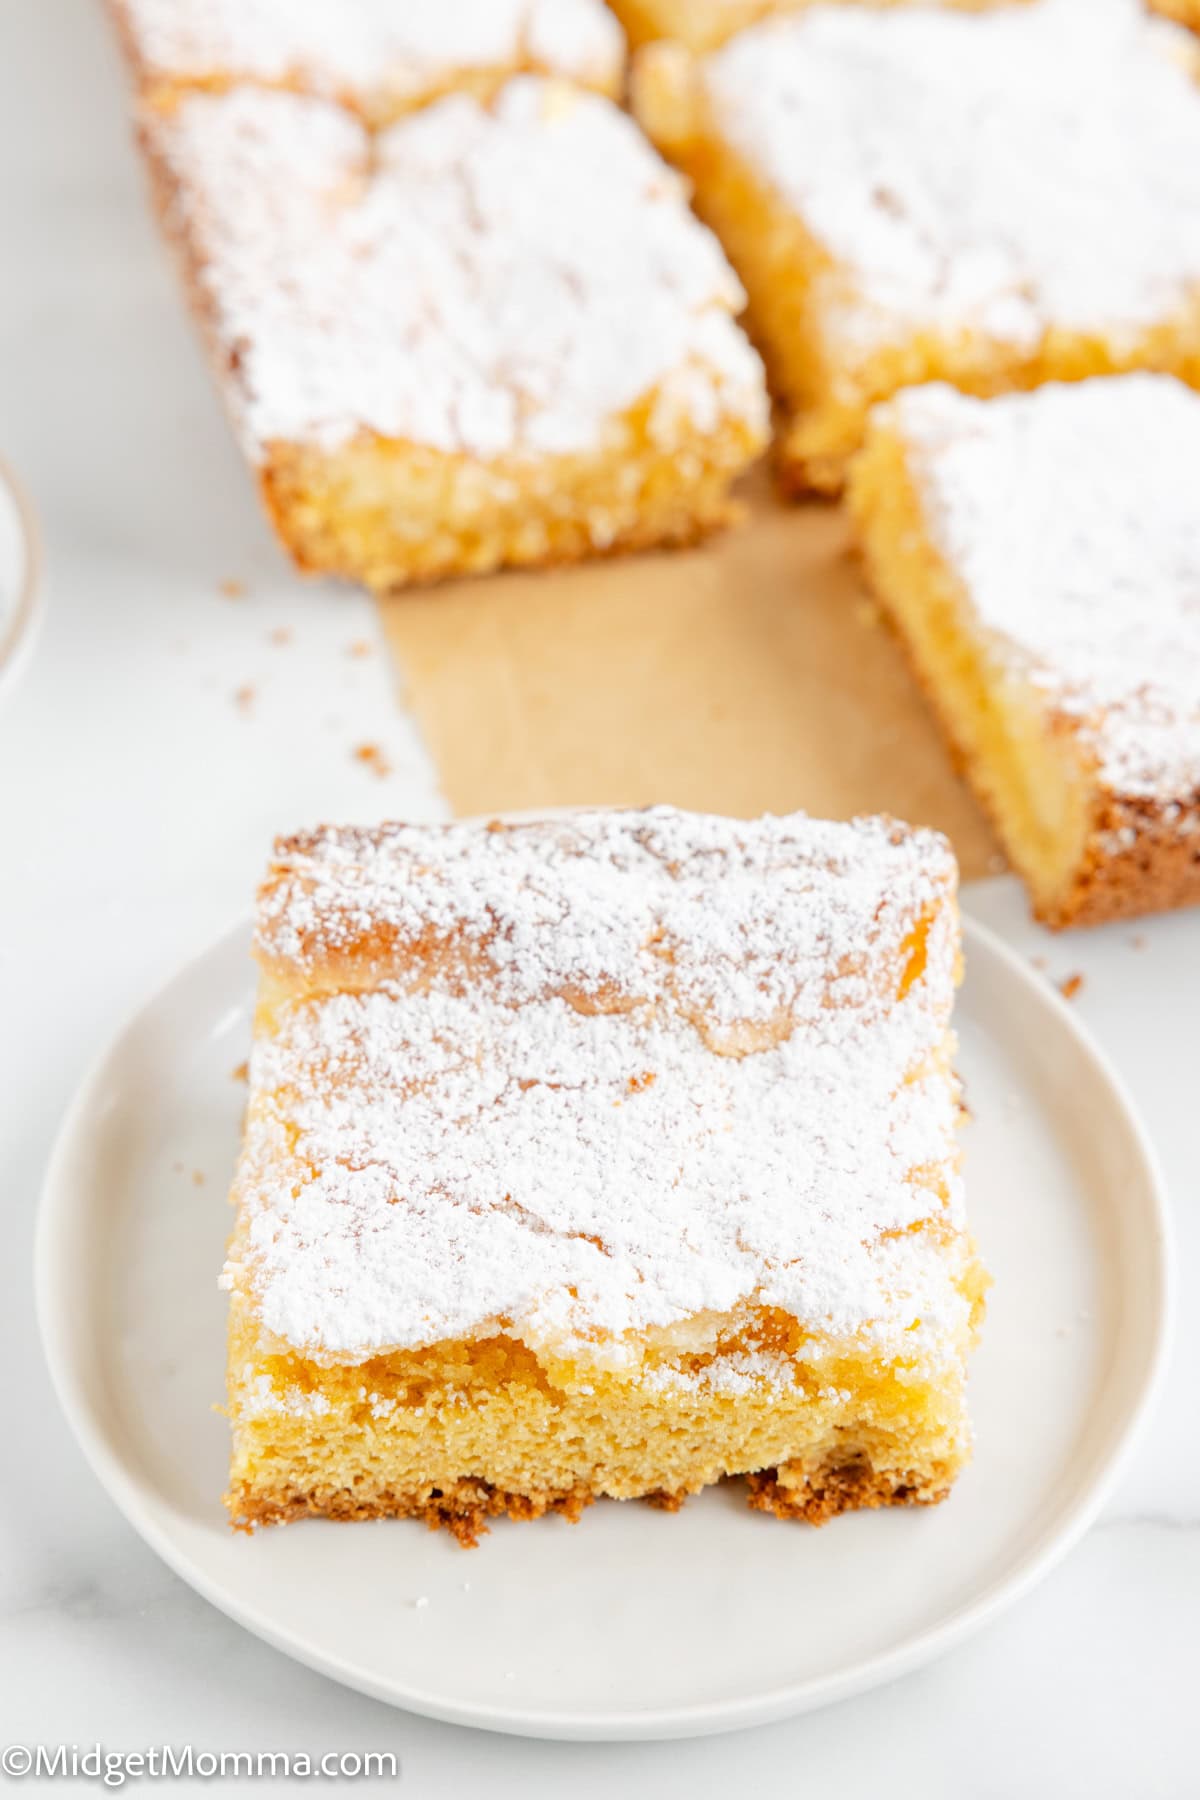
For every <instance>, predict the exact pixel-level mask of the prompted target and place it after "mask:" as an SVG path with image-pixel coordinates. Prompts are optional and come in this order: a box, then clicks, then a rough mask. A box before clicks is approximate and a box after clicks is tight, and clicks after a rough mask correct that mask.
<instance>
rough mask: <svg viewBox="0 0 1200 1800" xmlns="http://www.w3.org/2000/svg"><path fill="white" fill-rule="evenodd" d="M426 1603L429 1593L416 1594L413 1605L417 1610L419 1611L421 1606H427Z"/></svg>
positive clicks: (427, 1602) (427, 1603)
mask: <svg viewBox="0 0 1200 1800" xmlns="http://www.w3.org/2000/svg"><path fill="white" fill-rule="evenodd" d="M428 1605H429V1595H428V1594H418V1595H417V1597H416V1599H415V1600H414V1601H413V1606H414V1607H415V1608H416V1609H417V1610H418V1611H420V1609H421V1607H423V1606H428Z"/></svg>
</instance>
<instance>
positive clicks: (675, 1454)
mask: <svg viewBox="0 0 1200 1800" xmlns="http://www.w3.org/2000/svg"><path fill="white" fill-rule="evenodd" d="M257 957H258V962H259V965H260V991H259V1001H258V1008H257V1013H256V1018H255V1027H254V1048H253V1054H252V1059H251V1076H250V1097H249V1108H248V1113H247V1118H246V1126H245V1138H244V1143H243V1147H242V1153H241V1159H240V1162H239V1165H238V1171H237V1176H236V1180H235V1184H234V1190H233V1198H234V1200H235V1202H236V1205H237V1224H236V1229H235V1231H234V1235H233V1238H232V1241H231V1245H230V1249H229V1257H228V1262H227V1265H226V1269H225V1274H224V1277H223V1283H224V1285H225V1286H226V1287H227V1288H228V1289H229V1291H230V1295H231V1306H230V1336H229V1416H230V1420H231V1423H232V1428H233V1462H232V1473H231V1479H230V1489H229V1494H228V1496H227V1501H228V1506H229V1510H230V1513H231V1516H232V1519H233V1521H234V1523H235V1524H237V1525H241V1526H252V1525H256V1524H262V1523H269V1522H271V1521H275V1520H283V1519H291V1518H295V1517H297V1516H300V1515H302V1514H306V1513H316V1514H326V1515H329V1516H332V1517H336V1518H368V1517H372V1516H376V1515H380V1514H400V1515H414V1516H419V1517H422V1518H424V1519H426V1520H427V1521H428V1522H429V1523H430V1524H432V1525H438V1524H442V1525H447V1526H449V1527H450V1528H451V1529H452V1530H453V1531H454V1532H455V1533H456V1535H458V1536H459V1537H460V1539H462V1540H463V1541H464V1542H471V1541H473V1540H474V1538H475V1536H476V1534H477V1533H478V1532H479V1530H480V1529H481V1528H482V1526H483V1525H484V1523H485V1521H486V1519H487V1518H488V1517H489V1516H490V1515H493V1514H498V1513H504V1512H507V1513H509V1514H511V1515H512V1516H513V1517H515V1518H530V1517H534V1516H536V1515H540V1514H542V1513H544V1512H546V1511H548V1510H557V1511H562V1512H566V1513H568V1514H570V1515H571V1516H574V1515H575V1514H576V1513H577V1512H578V1511H579V1509H580V1508H582V1507H583V1506H584V1505H585V1504H586V1503H587V1502H589V1501H591V1500H593V1499H596V1498H598V1497H599V1496H601V1495H610V1496H614V1497H616V1498H618V1499H627V1498H633V1497H640V1498H644V1499H647V1500H652V1501H654V1502H655V1503H656V1504H659V1505H665V1506H668V1507H674V1506H676V1505H678V1504H679V1502H680V1501H681V1500H682V1499H683V1498H684V1497H685V1496H686V1495H688V1494H692V1493H695V1492H696V1491H697V1490H698V1489H700V1488H702V1487H704V1486H705V1485H706V1484H708V1483H711V1482H715V1481H719V1480H720V1479H721V1478H722V1477H724V1476H727V1475H736V1474H745V1475H748V1476H749V1478H750V1498H751V1503H752V1504H753V1505H755V1506H758V1507H760V1508H762V1509H763V1510H766V1511H769V1512H773V1513H776V1514H778V1515H779V1516H781V1517H796V1518H806V1519H810V1520H812V1521H814V1522H820V1521H821V1520H823V1519H825V1518H827V1517H829V1516H830V1515H832V1514H834V1513H837V1512H841V1511H843V1510H845V1509H847V1508H851V1507H860V1506H879V1505H892V1504H899V1503H925V1502H931V1501H936V1500H940V1499H942V1498H943V1497H944V1496H945V1494H946V1493H947V1492H948V1490H949V1488H950V1486H951V1484H952V1482H953V1481H954V1479H955V1476H956V1475H957V1474H958V1472H959V1470H960V1469H961V1468H962V1466H963V1463H964V1461H965V1459H966V1457H967V1454H968V1447H969V1436H970V1434H969V1429H968V1423H967V1413H966V1405H965V1378H966V1364H967V1354H968V1351H969V1348H970V1346H971V1342H972V1338H973V1334H974V1330H975V1325H976V1322H977V1318H978V1314H979V1311H980V1307H981V1295H982V1291H983V1286H984V1278H983V1276H982V1274H981V1271H980V1269H979V1265H978V1263H977V1262H976V1260H975V1256H974V1253H973V1250H972V1247H971V1244H970V1241H969V1239H968V1237H967V1233H966V1227H965V1224H964V1217H963V1199H962V1190H961V1182H960V1176H959V1169H958V1162H959V1156H958V1150H957V1147H956V1142H955V1132H956V1122H957V1115H958V1089H957V1084H956V1081H955V1077H954V1074H953V1072H952V1069H951V1053H952V1049H953V1038H952V1036H951V1030H950V1013H951V1004H952V999H953V993H954V986H955V982H956V979H957V975H958V966H959V931H958V921H957V913H956V906H955V866H954V861H953V858H952V856H951V854H950V851H949V848H948V847H947V845H946V843H945V841H944V839H942V838H940V837H938V836H937V835H936V834H934V833H930V832H924V831H911V830H909V829H908V828H907V827H905V826H901V825H896V824H894V823H892V822H891V821H888V820H885V819H863V820H859V821H857V822H855V823H853V824H842V825H832V824H822V823H818V822H815V821H813V820H810V819H808V818H805V817H803V816H801V815H797V816H795V817H791V818H784V819H775V818H764V819H759V820H757V821H755V822H753V823H749V824H747V823H739V822H735V821H732V820H728V819H721V818H711V817H703V816H698V815H694V814H687V813H681V812H676V811H673V810H671V809H669V808H659V809H656V810H652V811H648V812H610V813H583V814H578V815H574V816H570V817H566V818H559V819H555V820H552V821H547V822H545V823H540V824H527V825H518V826H501V825H490V826H485V825H473V824H461V825H449V826H404V825H391V826H384V827H382V828H380V829H377V830H334V829H323V830H319V831H316V832H313V833H311V834H309V835H306V836H304V837H298V838H293V839H289V840H284V841H282V842H281V843H279V844H278V845H277V847H276V858H275V861H274V863H273V865H272V867H271V870H270V872H269V875H268V877H267V880H266V882H265V885H264V886H263V888H262V891H261V894H260V897H259V908H258V929H257Z"/></svg>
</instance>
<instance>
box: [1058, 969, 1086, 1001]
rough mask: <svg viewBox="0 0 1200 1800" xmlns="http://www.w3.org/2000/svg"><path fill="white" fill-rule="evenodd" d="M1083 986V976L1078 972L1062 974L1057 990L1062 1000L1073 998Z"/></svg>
mask: <svg viewBox="0 0 1200 1800" xmlns="http://www.w3.org/2000/svg"><path fill="white" fill-rule="evenodd" d="M1082 987H1083V976H1082V975H1079V974H1075V975H1064V977H1063V979H1062V980H1061V981H1060V982H1059V984H1058V991H1059V993H1060V994H1061V995H1062V997H1063V999H1064V1000H1073V999H1074V998H1075V996H1076V994H1078V993H1079V992H1080V991H1081V989H1082Z"/></svg>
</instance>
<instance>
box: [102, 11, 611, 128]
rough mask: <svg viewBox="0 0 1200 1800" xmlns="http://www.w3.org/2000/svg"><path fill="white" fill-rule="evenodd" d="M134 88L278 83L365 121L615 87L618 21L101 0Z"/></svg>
mask: <svg viewBox="0 0 1200 1800" xmlns="http://www.w3.org/2000/svg"><path fill="white" fill-rule="evenodd" d="M109 7H110V10H111V12H112V14H113V17H114V18H115V20H116V24H117V28H118V31H119V33H120V36H121V39H122V42H123V44H124V46H125V50H126V53H127V55H128V57H129V61H130V64H131V66H132V68H133V72H134V77H135V80H136V81H137V83H138V86H139V87H140V88H141V89H142V90H143V91H145V92H147V93H149V94H151V95H152V96H154V97H156V98H157V99H158V100H160V101H167V100H169V99H170V98H171V96H172V95H174V94H177V93H178V92H179V91H180V90H183V89H187V88H204V89H207V90H208V91H210V92H220V91H222V90H223V89H226V88H231V87H237V86H239V85H246V84H252V85H256V86H262V87H275V88H287V89H290V90H291V91H292V92H294V93H302V94H316V95H319V96H321V97H322V98H324V99H327V100H336V101H339V102H340V103H341V104H342V105H343V106H348V107H350V108H352V109H353V110H354V111H355V112H357V113H359V114H360V115H361V116H362V117H363V118H364V119H365V120H366V121H367V123H368V124H371V125H374V126H381V125H388V124H391V123H393V122H394V121H395V120H396V119H397V118H399V117H400V115H401V114H402V113H405V112H408V111H410V110H411V109H412V108H413V107H416V106H422V105H425V104H426V103H427V102H428V101H430V100H434V99H438V98H440V96H441V95H443V94H447V93H450V92H451V91H461V90H466V91H468V92H470V93H474V94H477V95H479V96H480V97H481V98H482V97H486V96H487V95H489V94H491V93H494V92H495V91H496V89H497V88H498V87H500V86H501V84H502V83H503V82H504V81H506V80H507V79H508V78H509V77H510V76H512V75H516V74H521V73H528V74H542V75H557V76H561V77H562V78H563V79H565V80H569V81H576V82H578V83H580V85H581V86H584V87H590V88H595V89H596V90H597V91H598V92H600V93H605V94H609V95H611V96H612V97H613V98H614V99H615V98H616V97H617V96H618V95H619V93H620V90H621V84H622V81H623V79H624V73H625V44H624V40H623V37H622V33H621V28H620V26H619V25H618V24H617V22H616V20H615V19H614V18H613V16H612V14H611V13H610V12H609V11H608V9H607V7H606V6H604V4H603V0H438V4H437V5H436V6H414V5H412V4H410V0H337V3H336V4H331V3H330V0H316V4H313V0H299V3H298V0H109Z"/></svg>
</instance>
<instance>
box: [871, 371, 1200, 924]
mask: <svg viewBox="0 0 1200 1800" xmlns="http://www.w3.org/2000/svg"><path fill="white" fill-rule="evenodd" d="M1197 467H1200V395H1197V394H1196V393H1194V392H1192V391H1191V390H1190V389H1189V388H1187V387H1185V386H1184V385H1183V384H1182V383H1180V382H1178V381H1175V380H1174V379H1173V378H1171V377H1169V376H1156V375H1127V376H1113V377H1107V378H1101V379H1095V380H1091V381H1085V382H1082V383H1078V384H1070V385H1050V386H1048V387H1045V388H1042V389H1039V390H1037V391H1035V392H1034V393H1031V394H1025V395H1010V396H1003V397H1000V398H996V399H992V400H973V399H969V398H967V397H965V396H963V395H961V394H957V393H955V392H954V391H953V390H951V389H949V388H946V387H941V386H932V387H927V388H914V389H910V390H908V391H907V392H906V393H904V394H902V395H900V396H898V397H897V398H896V399H895V400H893V401H892V402H890V403H889V404H887V405H886V406H881V407H879V408H877V409H876V411H875V412H874V414H873V415H872V420H871V425H870V428H869V431H868V434H867V440H866V445H865V447H864V449H863V451H862V452H861V453H860V455H859V456H858V458H857V459H856V462H855V464H854V466H853V470H852V474H851V480H850V487H849V493H848V500H849V508H850V513H851V516H852V519H853V521H854V524H855V529H856V532H857V536H858V540H859V543H860V546H861V549H862V552H863V557H864V563H865V570H866V574H867V578H868V580H869V582H870V585H871V587H872V588H873V590H874V592H875V593H876V595H877V597H878V598H879V600H880V602H881V604H882V606H883V608H884V612H885V614H886V615H887V616H888V618H889V619H890V620H891V622H892V623H893V624H894V626H895V627H896V630H897V633H898V635H899V638H900V641H901V643H902V645H903V646H904V649H905V651H906V653H907V655H908V658H909V660H910V663H911V665H912V667H913V669H914V672H915V674H916V676H917V679H918V681H919V682H920V684H921V686H922V687H923V689H924V690H925V693H926V696H927V698H928V700H929V702H930V704H931V706H932V709H933V711H934V713H935V714H936V716H937V718H938V720H939V722H940V724H941V726H942V728H943V731H944V733H945V736H946V738H947V740H948V742H949V744H950V746H951V749H952V752H953V754H954V755H955V758H956V760H957V761H958V762H959V763H960V765H961V766H962V767H963V769H964V772H965V774H966V776H967V778H968V780H969V781H970V783H971V785H972V787H973V789H974V791H975V793H976V795H977V797H978V798H979V800H980V802H981V804H982V805H983V807H984V809H985V810H986V811H987V812H988V813H989V815H990V816H991V818H992V820H993V822H994V824H995V826H996V828H997V831H998V833H999V836H1000V839H1001V841H1002V843H1003V845H1004V847H1005V849H1006V850H1007V852H1008V855H1009V857H1010V859H1011V861H1012V863H1013V865H1014V867H1015V868H1016V869H1017V871H1018V873H1019V874H1020V875H1021V876H1022V877H1023V879H1024V881H1025V883H1026V886H1027V888H1028V890H1029V893H1030V897H1031V901H1032V904H1033V908H1034V911H1035V913H1036V915H1037V916H1038V918H1039V919H1040V920H1041V921H1042V922H1043V923H1045V924H1047V925H1050V926H1052V927H1054V928H1062V927H1065V926H1072V925H1092V924H1102V923H1104V922H1106V921H1108V920H1113V919H1123V918H1133V917H1136V916H1138V915H1140V914H1142V913H1148V912H1156V911H1163V910H1167V909H1170V908H1175V907H1180V906H1186V905H1195V904H1198V903H1200V620H1198V619H1197V615H1196V609H1195V595H1196V593H1197V591H1198V590H1200V523H1198V515H1197V510H1196V505H1195V496H1194V480H1193V474H1192V472H1193V471H1194V470H1195V469H1196V468H1197Z"/></svg>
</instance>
